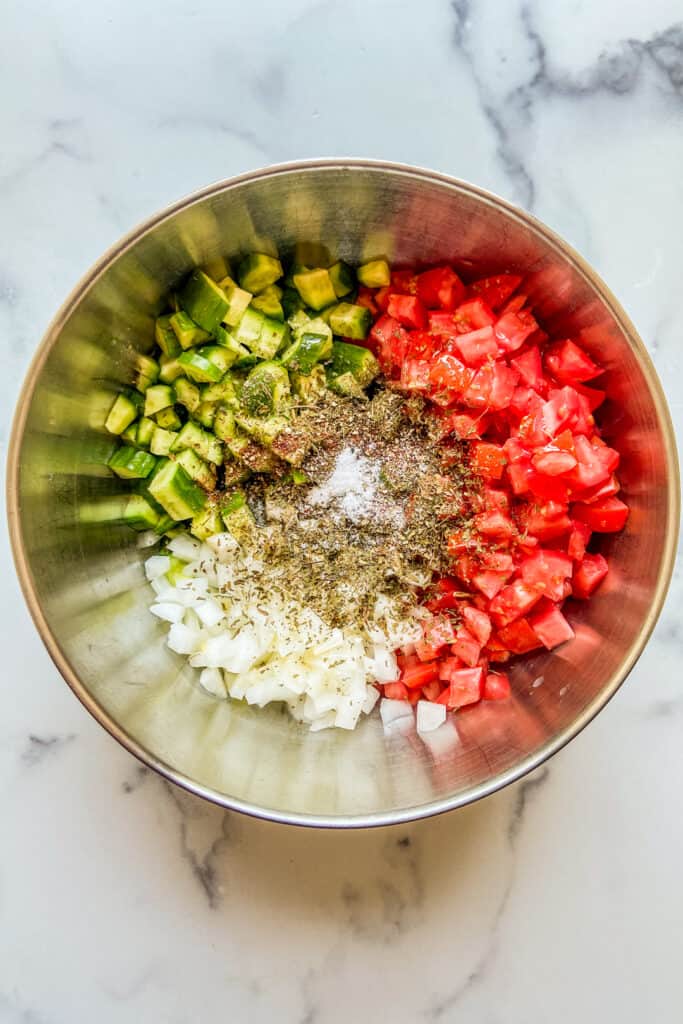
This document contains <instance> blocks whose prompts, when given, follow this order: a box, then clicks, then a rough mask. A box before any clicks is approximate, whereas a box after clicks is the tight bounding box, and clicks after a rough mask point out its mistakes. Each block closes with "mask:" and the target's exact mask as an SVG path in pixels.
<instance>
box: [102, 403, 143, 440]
mask: <svg viewBox="0 0 683 1024" xmlns="http://www.w3.org/2000/svg"><path fill="white" fill-rule="evenodd" d="M137 416H138V407H137V404H136V403H135V402H134V401H133V399H132V398H131V397H129V396H128V395H123V394H121V395H117V396H116V398H115V399H114V404H113V405H112V407H111V409H110V410H109V415H108V416H107V418H106V420H105V422H104V425H105V427H106V428H107V430H108V431H109V433H110V434H122V433H123V432H124V430H125V429H126V427H129V426H130V425H131V423H132V422H133V420H135V419H137Z"/></svg>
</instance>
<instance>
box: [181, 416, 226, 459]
mask: <svg viewBox="0 0 683 1024" xmlns="http://www.w3.org/2000/svg"><path fill="white" fill-rule="evenodd" d="M183 448H191V449H192V451H194V452H196V453H197V455H199V456H200V457H201V458H202V459H204V460H205V461H206V462H213V463H214V464H215V465H216V466H220V465H222V463H223V445H222V444H221V442H220V441H219V440H218V438H217V437H214V435H213V434H210V433H209V432H208V430H202V428H201V427H200V426H199V424H198V423H192V422H189V421H188V422H187V423H186V424H185V426H184V427H183V428H182V430H181V431H180V433H179V434H178V436H177V437H176V439H175V441H174V442H173V447H172V448H171V451H173V452H179V451H182V450H183Z"/></svg>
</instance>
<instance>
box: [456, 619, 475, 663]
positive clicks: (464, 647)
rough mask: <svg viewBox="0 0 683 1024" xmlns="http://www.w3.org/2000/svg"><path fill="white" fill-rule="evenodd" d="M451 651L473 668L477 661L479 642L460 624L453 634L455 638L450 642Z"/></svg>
mask: <svg viewBox="0 0 683 1024" xmlns="http://www.w3.org/2000/svg"><path fill="white" fill-rule="evenodd" d="M451 651H452V652H453V654H455V656H456V657H457V658H460V660H461V661H464V663H465V664H466V665H467V666H469V668H474V666H475V665H476V664H477V662H478V661H479V655H480V653H481V644H480V643H479V642H478V641H477V640H475V638H474V637H473V636H472V634H471V633H470V632H469V630H467V629H465V627H464V626H461V627H460V629H459V630H458V632H457V633H456V635H455V640H454V641H453V643H452V644H451Z"/></svg>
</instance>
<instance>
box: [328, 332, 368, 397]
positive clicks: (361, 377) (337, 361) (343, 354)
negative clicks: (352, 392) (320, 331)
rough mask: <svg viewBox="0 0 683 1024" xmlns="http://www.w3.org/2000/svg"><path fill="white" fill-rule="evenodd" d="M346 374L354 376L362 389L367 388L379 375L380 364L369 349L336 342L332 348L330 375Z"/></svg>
mask: <svg viewBox="0 0 683 1024" xmlns="http://www.w3.org/2000/svg"><path fill="white" fill-rule="evenodd" d="M344 373H351V374H353V376H354V377H355V379H356V380H357V381H358V383H359V384H360V386H361V388H366V387H367V386H368V384H371V383H372V381H373V380H374V379H375V377H376V376H377V374H378V373H379V363H378V362H377V360H376V359H375V357H374V356H373V354H372V352H370V350H369V349H367V348H363V347H362V346H361V345H349V344H347V342H344V341H335V342H334V344H333V346H332V363H331V365H330V375H331V376H332V377H338V376H340V375H341V374H344Z"/></svg>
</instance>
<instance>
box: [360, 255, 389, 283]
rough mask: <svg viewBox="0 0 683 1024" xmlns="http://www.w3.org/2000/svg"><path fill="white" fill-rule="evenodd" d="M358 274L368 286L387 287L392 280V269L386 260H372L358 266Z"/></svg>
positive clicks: (361, 281)
mask: <svg viewBox="0 0 683 1024" xmlns="http://www.w3.org/2000/svg"><path fill="white" fill-rule="evenodd" d="M356 275H357V277H358V280H359V281H360V283H361V284H364V285H365V287H366V288H386V286H387V285H388V284H389V283H390V282H391V271H390V270H389V264H388V263H387V261H386V260H370V261H369V262H368V263H364V264H363V265H362V266H360V267H359V268H358V270H357V271H356Z"/></svg>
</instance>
